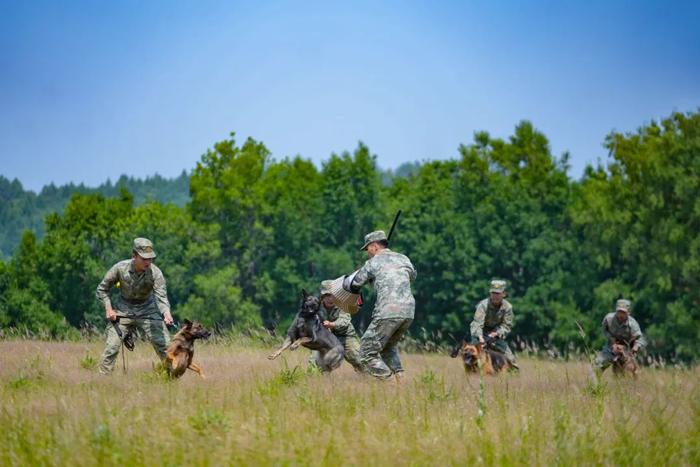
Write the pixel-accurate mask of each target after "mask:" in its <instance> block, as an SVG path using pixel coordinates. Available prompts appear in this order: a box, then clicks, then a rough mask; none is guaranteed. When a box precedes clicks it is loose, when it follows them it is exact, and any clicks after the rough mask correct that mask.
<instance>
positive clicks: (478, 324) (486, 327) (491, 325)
mask: <svg viewBox="0 0 700 467" xmlns="http://www.w3.org/2000/svg"><path fill="white" fill-rule="evenodd" d="M512 328H513V305H511V304H510V302H508V300H503V301H502V302H501V306H500V307H498V308H496V306H495V305H494V304H493V303H491V300H490V299H488V298H487V299H484V300H482V301H480V302H479V304H478V305H477V306H476V311H474V320H473V321H472V323H471V325H470V326H469V331H470V332H471V335H472V337H475V338H477V339H478V338H479V337H482V336H483V335H484V334H489V333H491V332H493V331H496V333H498V337H500V338H501V339H505V337H506V336H507V335H508V334H510V330H511V329H512Z"/></svg>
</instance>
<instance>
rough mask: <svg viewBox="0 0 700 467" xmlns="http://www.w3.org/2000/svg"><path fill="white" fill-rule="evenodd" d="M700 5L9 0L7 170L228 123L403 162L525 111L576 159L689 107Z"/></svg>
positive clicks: (2, 2) (114, 154) (3, 146)
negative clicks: (363, 148) (362, 146)
mask: <svg viewBox="0 0 700 467" xmlns="http://www.w3.org/2000/svg"><path fill="white" fill-rule="evenodd" d="M61 3H63V4H61ZM698 24H700V2H674V1H665V2H640V1H629V2H614V1H605V2H603V1H592V2H591V1H587V2H565V1H533V2H505V1H504V2H493V1H489V2H487V1H466V0H465V1H460V2H377V1H374V2H342V3H341V2H338V3H336V2H327V1H326V2H244V3H238V2H220V3H219V2H206V1H202V2H192V1H163V2H155V1H150V2H142V1H123V2H121V1H120V2H95V1H91V2H82V1H72V2H42V1H27V2H24V1H6V0H0V175H4V176H5V177H8V178H15V177H16V178H18V179H19V180H20V181H21V182H22V183H23V184H24V186H25V187H27V188H31V189H34V190H38V189H40V188H41V187H42V186H43V185H44V184H47V183H50V182H54V183H56V184H63V183H67V182H69V181H73V182H76V183H80V182H84V183H86V184H88V185H97V184H99V183H101V182H103V181H105V180H106V179H107V178H111V179H112V180H114V179H116V178H117V177H118V176H119V175H121V174H122V173H125V174H127V175H135V176H146V175H153V174H155V173H159V174H161V175H165V176H175V175H178V174H179V173H180V172H181V171H182V170H183V169H186V170H190V169H192V168H193V167H194V166H195V164H196V162H197V161H198V160H199V158H200V157H201V155H202V154H203V153H204V152H205V151H206V149H207V148H209V147H211V146H212V145H213V143H214V142H216V141H219V140H221V139H224V138H226V137H227V136H228V134H229V132H230V131H235V132H236V134H237V139H238V140H239V141H242V140H243V139H244V138H246V137H248V136H252V137H254V138H255V139H258V140H261V141H263V142H264V143H265V144H266V145H267V146H268V148H269V149H270V150H271V151H272V153H273V156H274V157H275V158H278V159H279V158H283V157H285V156H294V155H297V154H300V155H301V156H303V157H306V158H309V159H312V160H313V161H314V162H316V163H318V164H320V162H321V161H323V160H325V159H326V158H327V157H328V156H329V155H330V154H331V153H332V152H336V153H339V152H342V151H345V150H353V149H354V148H355V147H356V146H357V142H358V141H363V142H365V143H366V144H367V145H369V147H370V149H371V151H372V152H373V153H375V154H377V155H378V162H379V165H380V166H382V167H385V168H395V167H398V166H399V165H400V164H401V163H402V162H407V161H416V160H426V159H445V158H453V157H457V148H458V146H459V145H460V144H461V143H469V142H471V141H472V136H473V133H474V131H477V130H487V131H489V132H490V133H491V134H492V135H495V136H500V137H507V136H508V135H510V134H511V133H512V130H513V127H514V126H515V125H516V124H517V123H518V122H519V121H520V120H523V119H528V120H531V121H532V122H533V123H534V125H535V126H536V127H537V128H538V129H540V130H541V131H542V132H544V133H545V134H546V135H547V136H548V138H549V139H550V142H551V145H552V149H553V151H554V153H555V154H557V155H560V154H561V153H562V152H564V151H569V152H570V154H571V166H572V168H571V174H572V176H574V177H577V178H578V177H579V176H580V175H581V173H582V171H583V168H584V167H585V165H586V164H587V163H595V162H596V161H597V160H602V161H603V162H604V161H605V160H606V157H607V153H606V151H605V150H604V149H603V147H602V145H601V144H602V141H603V138H604V137H605V135H606V134H607V133H608V132H610V131H611V130H613V129H615V130H619V131H632V130H634V129H636V128H637V127H638V126H640V125H642V124H644V123H648V122H649V121H650V120H651V119H658V118H660V117H664V116H667V115H669V114H670V113H671V112H673V111H684V112H685V111H695V110H698V109H699V108H700V27H698Z"/></svg>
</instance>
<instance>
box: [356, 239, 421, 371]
mask: <svg viewBox="0 0 700 467" xmlns="http://www.w3.org/2000/svg"><path fill="white" fill-rule="evenodd" d="M380 240H386V235H385V234H384V232H382V231H377V232H372V233H370V234H368V235H366V236H365V246H364V247H363V249H365V248H367V245H368V244H370V243H372V242H376V241H380ZM351 277H352V280H351V286H350V289H351V291H357V290H359V289H360V288H361V287H362V286H363V285H365V284H366V283H367V282H370V281H372V280H373V281H374V288H375V289H376V291H377V303H376V304H375V308H374V311H373V312H372V321H371V322H370V324H369V326H368V327H367V330H366V331H365V333H364V335H363V336H362V339H361V341H360V358H361V360H362V363H363V364H364V366H365V368H366V369H367V371H368V372H369V374H370V375H372V376H375V377H377V378H382V379H384V378H389V377H390V376H391V375H392V374H398V373H401V372H402V371H403V367H402V366H401V360H400V359H399V351H398V343H399V341H400V340H401V338H402V337H403V336H404V334H405V333H406V331H408V328H409V327H410V326H411V323H412V322H413V317H414V312H415V307H416V301H415V299H414V298H413V293H412V292H411V281H413V280H415V278H416V270H415V268H414V267H413V264H411V260H409V259H408V257H406V256H404V255H402V254H400V253H396V252H394V251H391V250H390V249H388V248H385V249H382V250H379V251H378V252H377V254H376V255H375V256H374V257H372V258H370V259H369V260H367V262H366V263H365V264H364V265H363V266H362V267H361V268H360V269H359V270H358V271H357V272H355V273H354V274H353V276H351Z"/></svg>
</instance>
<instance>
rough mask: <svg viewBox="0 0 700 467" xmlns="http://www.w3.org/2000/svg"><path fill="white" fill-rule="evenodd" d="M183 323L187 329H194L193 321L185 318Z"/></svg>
mask: <svg viewBox="0 0 700 467" xmlns="http://www.w3.org/2000/svg"><path fill="white" fill-rule="evenodd" d="M183 322H184V323H185V327H186V328H191V327H192V321H190V320H189V319H187V318H185V319H184V320H183Z"/></svg>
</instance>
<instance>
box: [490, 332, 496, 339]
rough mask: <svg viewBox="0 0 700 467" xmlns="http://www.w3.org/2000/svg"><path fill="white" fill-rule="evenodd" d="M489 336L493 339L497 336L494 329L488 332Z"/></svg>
mask: <svg viewBox="0 0 700 467" xmlns="http://www.w3.org/2000/svg"><path fill="white" fill-rule="evenodd" d="M489 337H490V338H491V339H494V338H496V337H498V333H497V332H496V331H493V332H490V333H489Z"/></svg>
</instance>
